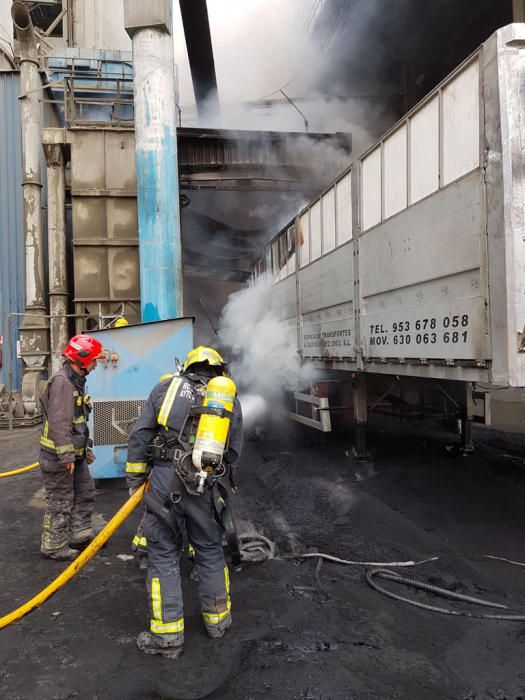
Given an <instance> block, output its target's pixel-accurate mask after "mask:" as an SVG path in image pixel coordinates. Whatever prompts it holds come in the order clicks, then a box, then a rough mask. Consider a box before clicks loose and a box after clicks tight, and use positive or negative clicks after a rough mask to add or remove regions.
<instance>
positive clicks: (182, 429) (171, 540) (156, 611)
mask: <svg viewBox="0 0 525 700" xmlns="http://www.w3.org/2000/svg"><path fill="white" fill-rule="evenodd" d="M226 375H227V372H226V364H225V362H224V360H223V358H222V357H221V355H220V354H219V353H218V352H217V351H216V350H214V349H213V348H207V347H203V346H199V347H197V348H194V349H193V350H191V351H190V352H189V353H188V356H187V358H186V361H185V362H184V365H183V368H182V371H181V373H180V375H174V376H173V377H168V378H166V379H165V380H163V381H161V382H160V383H159V384H157V385H156V386H155V387H154V388H153V390H152V391H151V393H150V395H149V397H148V399H147V401H146V404H145V406H144V408H143V410H142V413H141V415H140V417H139V418H138V420H137V422H136V423H135V426H134V428H133V431H132V433H131V436H130V439H129V443H128V461H127V463H126V473H127V477H128V485H129V487H130V490H134V489H136V488H137V487H138V486H139V485H140V484H141V483H143V482H144V481H145V480H146V478H147V477H148V475H149V474H150V472H151V488H150V492H149V494H147V495H146V496H145V498H144V503H145V505H146V508H147V511H146V515H145V517H144V520H143V524H144V535H145V537H146V539H147V548H148V575H147V590H148V598H149V605H150V629H149V631H145V632H141V633H140V634H139V636H138V637H137V646H138V648H139V649H140V650H141V651H143V652H145V653H146V654H161V655H162V656H166V657H168V658H177V657H178V656H180V654H181V653H182V647H183V643H184V616H183V603H182V590H181V579H180V568H179V566H180V554H181V549H182V532H183V531H184V529H185V530H186V533H187V535H188V540H189V543H190V544H191V545H192V547H193V548H194V550H195V567H196V570H197V573H198V576H199V598H200V605H201V612H202V617H203V621H204V626H205V628H206V631H207V633H208V635H209V636H210V637H212V638H214V639H216V638H219V637H222V636H223V635H224V634H225V632H226V631H227V629H228V628H229V627H230V625H231V622H232V618H231V603H230V591H229V588H230V586H229V573H228V568H227V566H226V563H225V560H224V554H223V550H222V538H223V532H224V527H226V528H228V525H227V524H226V523H228V522H231V520H230V516H229V515H228V512H229V509H228V505H227V501H228V499H227V493H226V488H225V484H224V482H223V481H222V477H224V476H226V475H227V473H228V470H231V465H233V463H234V462H236V461H237V459H238V458H239V455H240V452H241V447H242V413H241V407H240V404H239V401H238V400H237V398H236V397H235V385H234V384H233V382H232V381H231V380H230V379H229V378H227V376H226ZM214 386H215V388H213V387H214ZM217 387H219V389H218V390H217ZM221 401H222V404H221ZM214 419H215V421H216V423H217V424H218V426H219V428H218V430H219V432H220V430H223V429H224V427H225V426H226V433H228V434H227V435H226V433H223V435H222V437H221V436H220V435H219V434H218V433H217V435H216V437H218V438H219V440H217V441H215V442H216V443H218V442H220V440H221V439H222V440H223V441H224V440H225V449H224V452H222V451H221V450H222V448H221V449H219V450H218V451H217V449H215V447H214V444H215V443H213V441H208V443H207V442H206V436H207V435H208V437H209V433H207V432H206V431H203V430H200V429H199V426H200V425H201V421H203V420H205V421H206V420H207V421H210V420H212V421H213V420H214ZM196 465H198V466H196ZM226 535H227V536H228V529H226Z"/></svg>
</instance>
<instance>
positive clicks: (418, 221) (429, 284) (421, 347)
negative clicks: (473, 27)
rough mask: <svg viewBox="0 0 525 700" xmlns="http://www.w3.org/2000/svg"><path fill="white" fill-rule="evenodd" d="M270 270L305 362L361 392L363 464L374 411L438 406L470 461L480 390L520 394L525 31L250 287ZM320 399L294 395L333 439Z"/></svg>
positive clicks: (281, 244)
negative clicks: (452, 420)
mask: <svg viewBox="0 0 525 700" xmlns="http://www.w3.org/2000/svg"><path fill="white" fill-rule="evenodd" d="M266 271H271V273H272V276H273V293H272V298H273V304H274V308H275V311H276V313H277V314H278V316H279V318H280V319H281V320H282V322H284V323H286V324H287V325H288V326H289V329H290V342H291V343H295V344H296V346H297V352H298V353H299V354H300V356H301V357H302V359H303V360H304V361H305V362H311V363H314V364H315V365H316V366H317V367H318V368H319V369H320V370H324V373H323V376H324V377H325V378H327V377H328V378H329V379H330V378H331V381H332V383H333V386H337V385H338V383H339V384H341V383H344V382H345V381H348V380H349V379H350V380H351V389H352V391H353V401H351V400H350V401H349V402H348V403H350V404H351V405H352V407H353V417H354V421H355V424H356V427H357V430H356V450H357V454H358V456H363V455H364V454H365V452H366V447H365V440H364V428H365V425H366V420H367V412H368V411H369V410H370V408H371V407H373V408H374V409H378V408H383V409H385V410H386V409H387V404H388V406H389V408H388V410H392V409H393V407H396V408H397V409H399V410H401V411H405V412H406V413H414V412H416V413H418V414H419V415H423V414H424V413H425V414H427V413H428V411H424V408H427V409H431V411H430V413H431V414H432V410H433V411H434V414H436V413H438V412H439V411H438V404H440V401H438V402H437V404H436V397H437V396H440V397H441V399H442V400H443V402H444V403H445V404H447V405H449V406H452V408H453V410H456V412H457V414H458V417H459V418H461V420H462V426H463V431H462V434H463V438H462V446H463V449H464V450H468V449H470V448H471V439H470V426H471V420H472V418H473V415H474V412H475V397H476V395H477V394H475V389H476V387H477V386H478V385H481V386H483V387H485V388H491V387H496V386H497V387H501V386H505V387H523V386H525V334H524V325H525V24H512V25H509V26H506V27H504V28H502V29H500V30H498V31H497V32H495V33H494V34H493V35H492V36H491V37H490V38H489V39H488V40H487V41H486V42H485V43H484V44H483V45H482V46H481V47H480V48H479V49H478V50H477V51H476V52H475V53H474V54H473V55H471V56H470V57H469V58H468V59H467V60H466V61H464V62H463V63H462V64H461V65H460V66H459V67H458V68H457V69H456V70H455V71H454V72H453V73H452V74H450V75H449V76H448V77H447V78H446V79H445V80H443V82H442V83H441V84H440V85H438V86H437V87H436V88H435V89H434V90H433V91H432V92H431V93H430V94H429V95H427V97H426V98H425V99H424V100H422V101H421V102H420V103H419V104H418V105H417V106H416V107H415V108H414V109H412V110H411V111H410V112H409V113H408V114H407V115H406V116H405V117H404V118H403V119H402V120H401V121H399V122H398V123H397V124H396V125H395V126H393V127H392V128H391V129H390V130H389V131H388V132H387V133H386V134H385V135H384V136H383V137H382V138H381V139H380V140H379V141H378V142H376V143H375V144H374V145H373V146H372V147H371V148H370V149H369V150H368V151H366V152H365V153H364V154H363V155H362V156H360V157H359V158H358V159H357V160H355V161H354V162H353V163H352V164H351V166H350V167H349V168H348V170H346V171H345V172H344V173H342V175H341V176H340V177H339V178H338V179H337V180H336V181H335V182H334V183H333V184H332V185H331V186H330V187H328V188H327V189H326V190H325V191H324V192H323V193H322V194H321V195H320V196H319V197H318V198H317V199H316V200H315V201H313V202H312V203H311V204H309V205H308V206H307V207H306V208H305V209H303V210H302V211H301V212H300V213H299V214H298V215H297V217H295V219H294V220H293V221H291V222H290V224H289V225H288V226H286V227H285V228H284V229H283V230H281V231H280V232H279V233H278V234H277V235H276V236H275V238H274V239H273V240H272V241H271V242H270V243H269V244H268V246H267V247H266V249H265V251H264V253H263V255H262V258H261V260H260V261H259V262H258V263H257V265H256V267H255V269H254V274H253V278H254V279H256V278H257V277H258V276H259V275H260V274H261V273H263V272H266ZM330 372H331V374H330ZM344 373H346V374H344ZM348 373H350V374H348ZM367 386H368V392H367ZM429 387H430V389H429ZM332 389H333V387H332ZM324 391H325V393H326V391H327V390H324ZM414 392H415V395H416V400H415V402H414V401H412V399H413V398H414ZM320 393H323V389H321V390H320V389H319V386H318V387H317V388H316V389H314V391H313V392H312V395H310V396H308V395H304V394H297V395H296V400H297V401H298V402H299V403H300V404H301V408H300V410H298V411H297V415H296V416H295V417H296V420H299V421H301V422H303V423H306V424H308V425H312V426H315V427H318V428H320V429H321V430H329V429H330V415H335V413H334V411H330V410H328V408H329V404H328V400H327V398H328V397H327V396H324V397H323V396H319V395H317V396H315V394H320ZM332 394H333V391H332ZM427 396H428V397H431V398H427ZM410 397H412V398H410ZM483 397H484V394H483V392H481V393H480V394H479V395H478V398H480V399H483ZM338 400H339V402H341V401H342V403H343V404H344V401H345V398H344V396H343V399H341V394H339V399H338ZM305 402H306V404H305ZM305 405H306V406H307V410H305ZM346 408H347V406H344V405H340V406H339V409H338V410H344V409H346Z"/></svg>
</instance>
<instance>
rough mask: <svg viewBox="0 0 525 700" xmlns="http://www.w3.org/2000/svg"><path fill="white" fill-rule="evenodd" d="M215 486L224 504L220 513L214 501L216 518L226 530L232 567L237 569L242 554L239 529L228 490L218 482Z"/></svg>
mask: <svg viewBox="0 0 525 700" xmlns="http://www.w3.org/2000/svg"><path fill="white" fill-rule="evenodd" d="M214 486H216V487H217V490H218V491H219V494H220V498H221V499H222V502H223V504H224V507H223V509H222V510H221V511H220V512H219V511H218V509H217V506H216V499H215V498H214V499H213V504H214V506H215V518H216V520H217V521H218V523H219V525H221V526H222V528H223V530H224V536H225V538H226V543H227V545H228V549H229V550H230V557H231V560H232V566H233V567H237V566H239V565H240V564H241V552H240V550H239V540H238V538H237V527H236V525H235V516H234V513H233V508H232V506H231V503H230V498H229V495H228V491H227V490H226V488H225V487H224V486H223V485H222V484H221V483H220V482H218V481H216V482H215V484H214Z"/></svg>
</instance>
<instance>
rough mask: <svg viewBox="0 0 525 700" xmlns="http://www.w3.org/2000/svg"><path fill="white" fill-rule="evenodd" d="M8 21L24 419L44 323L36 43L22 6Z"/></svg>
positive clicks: (43, 353)
mask: <svg viewBox="0 0 525 700" xmlns="http://www.w3.org/2000/svg"><path fill="white" fill-rule="evenodd" d="M11 17H12V19H13V24H14V27H15V31H16V38H17V40H18V47H19V53H20V83H21V96H20V105H21V119H22V151H23V181H22V190H23V198H24V236H25V265H26V269H25V282H26V313H25V315H24V321H23V323H22V326H21V331H20V350H21V355H22V359H23V361H24V365H25V367H24V377H23V380H22V395H23V401H24V409H25V411H26V413H27V414H29V415H34V414H35V413H38V412H40V407H39V401H38V396H37V395H36V393H35V392H36V387H37V386H39V382H40V374H41V373H42V371H44V370H45V365H46V359H47V355H48V348H49V340H48V323H47V320H46V317H45V314H46V300H45V279H44V250H43V232H42V217H41V188H42V183H41V172H40V156H41V123H40V103H39V88H40V86H41V82H40V76H39V61H38V47H37V40H36V36H35V33H34V30H33V24H32V21H31V16H30V14H29V11H28V9H27V7H26V5H25V4H24V3H22V2H20V1H19V0H16V1H15V2H14V3H13V5H12V6H11Z"/></svg>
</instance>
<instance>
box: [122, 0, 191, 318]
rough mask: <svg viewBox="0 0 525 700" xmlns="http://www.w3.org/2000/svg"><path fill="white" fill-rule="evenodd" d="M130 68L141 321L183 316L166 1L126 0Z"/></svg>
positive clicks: (171, 62) (172, 79) (172, 78)
mask: <svg viewBox="0 0 525 700" xmlns="http://www.w3.org/2000/svg"><path fill="white" fill-rule="evenodd" d="M124 19H125V25H126V31H127V32H128V34H129V35H130V36H131V38H132V44H133V66H134V73H135V81H134V91H135V159H136V169H137V206H138V221H139V256H140V296H141V314H142V321H144V322H147V321H159V320H165V319H169V318H177V317H179V316H181V315H182V308H183V306H182V254H181V235H180V211H179V178H178V166H177V129H176V125H177V114H176V102H175V71H174V59H173V38H172V35H171V2H170V1H169V0H150V1H149V2H147V3H146V2H144V1H143V0H125V5H124Z"/></svg>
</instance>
